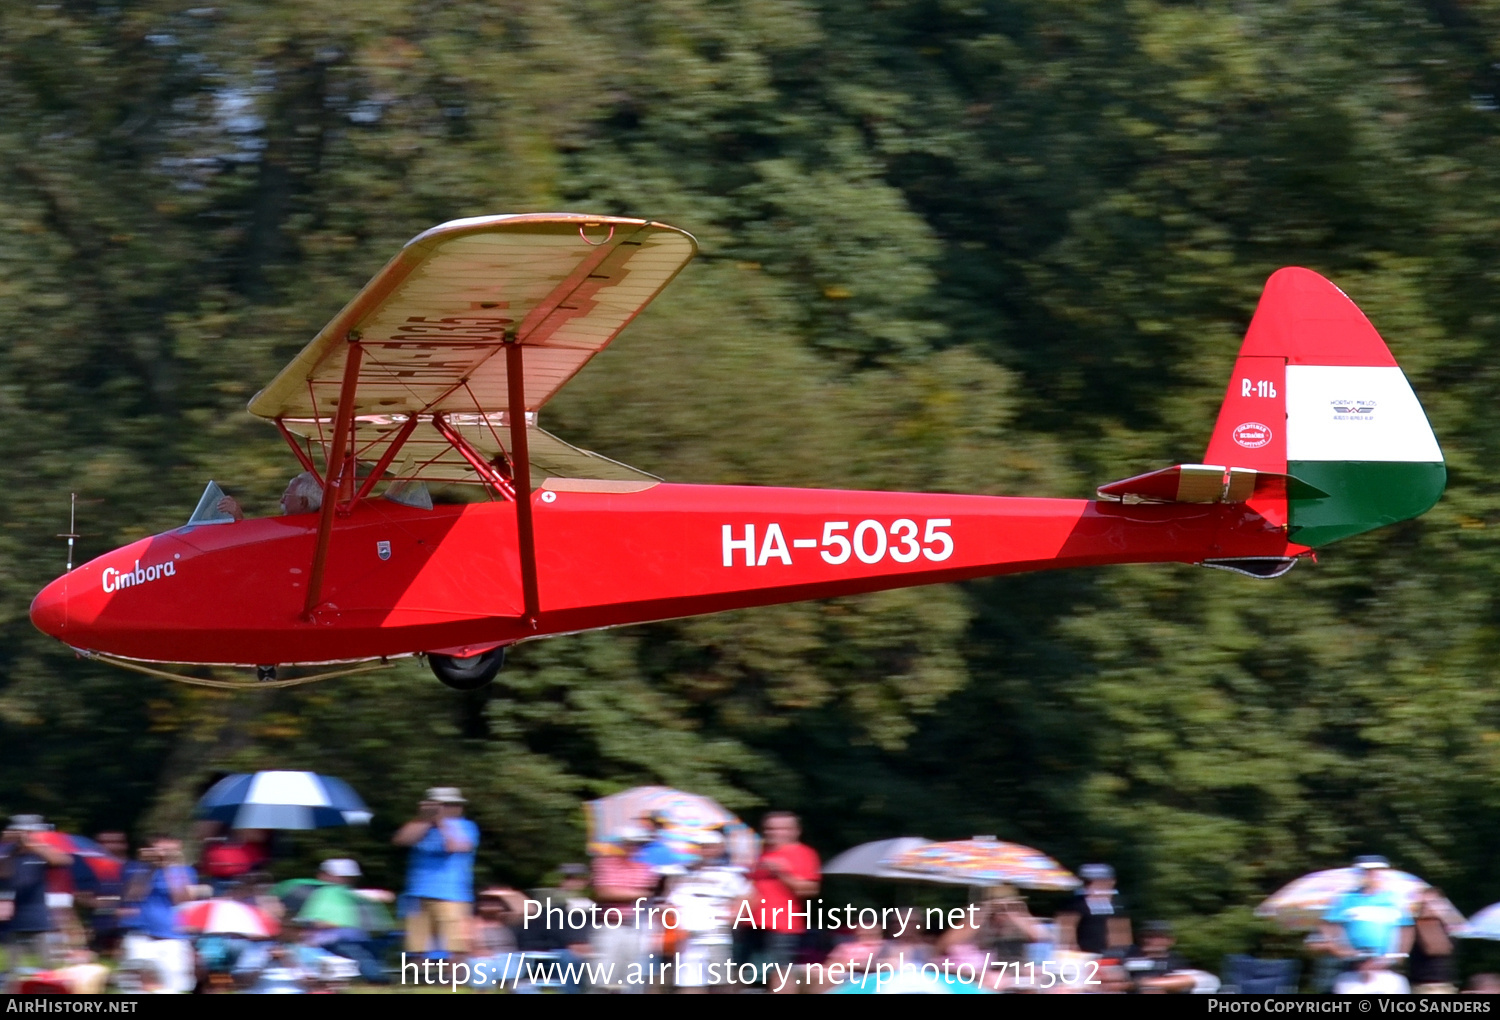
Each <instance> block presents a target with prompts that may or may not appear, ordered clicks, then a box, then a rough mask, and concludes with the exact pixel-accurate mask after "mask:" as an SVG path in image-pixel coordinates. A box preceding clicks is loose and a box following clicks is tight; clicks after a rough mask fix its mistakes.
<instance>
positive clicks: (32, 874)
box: [0, 815, 73, 975]
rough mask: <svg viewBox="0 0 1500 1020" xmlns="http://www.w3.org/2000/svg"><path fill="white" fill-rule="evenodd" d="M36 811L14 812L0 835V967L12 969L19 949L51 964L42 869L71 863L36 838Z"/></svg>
mask: <svg viewBox="0 0 1500 1020" xmlns="http://www.w3.org/2000/svg"><path fill="white" fill-rule="evenodd" d="M47 828H48V826H47V824H46V823H45V822H44V821H42V816H41V815H16V816H15V817H14V818H12V819H11V820H10V823H9V824H8V825H6V827H5V834H4V835H3V836H0V940H3V941H4V942H5V943H7V951H6V960H5V967H6V970H5V971H0V975H3V974H4V973H7V972H9V971H10V970H13V969H15V966H16V964H17V963H18V962H19V960H18V959H17V957H18V956H20V955H21V954H22V953H26V954H28V955H32V956H35V957H36V958H37V962H39V963H42V964H43V965H46V964H48V963H50V962H51V960H50V957H49V953H50V946H49V945H48V942H47V933H48V932H50V931H52V930H53V925H52V912H51V911H50V910H49V909H48V908H47V869H48V868H49V867H51V868H63V867H67V866H68V865H70V864H72V863H73V858H72V855H70V854H67V853H63V852H62V851H60V850H56V849H54V848H53V847H50V846H48V845H47V844H46V843H44V842H42V840H41V839H40V838H39V836H40V834H41V833H43V832H46V831H47Z"/></svg>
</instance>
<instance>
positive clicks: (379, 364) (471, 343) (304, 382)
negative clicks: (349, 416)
mask: <svg viewBox="0 0 1500 1020" xmlns="http://www.w3.org/2000/svg"><path fill="white" fill-rule="evenodd" d="M696 250H697V245H696V242H694V240H693V238H692V237H691V236H690V235H689V234H687V233H685V232H683V231H681V230H678V229H677V228H675V227H670V226H667V225H665V224H661V223H653V222H650V221H647V220H638V219H627V218H623V217H609V216H584V215H577V214H571V213H546V214H528V215H520V216H487V217H477V218H473V219H464V220H454V221H452V222H450V223H445V224H442V225H441V226H438V227H434V228H433V229H431V230H428V231H426V232H425V233H423V234H420V235H418V236H417V237H416V238H414V239H412V240H411V241H410V242H408V243H407V245H406V246H405V247H404V248H402V250H401V251H400V253H398V254H397V255H396V257H395V258H393V259H392V260H391V261H390V262H389V263H387V265H386V266H385V268H384V269H382V270H381V271H380V272H379V273H378V274H377V275H376V276H375V278H374V279H373V280H371V281H370V282H369V283H368V284H367V285H366V286H365V287H364V289H363V290H361V291H360V292H359V294H358V295H356V296H355V298H354V300H352V301H351V302H349V304H348V305H347V306H346V307H345V308H344V309H343V311H341V312H340V313H339V314H338V315H337V316H335V317H334V319H333V321H332V322H330V323H329V324H328V325H327V326H325V327H324V328H323V329H322V331H321V332H319V333H318V335H317V336H316V337H314V338H313V341H312V342H311V343H310V344H308V345H307V347H306V348H304V349H303V351H302V352H301V353H300V354H298V356H297V357H296V358H295V359H294V360H293V361H292V363H291V364H290V365H288V366H287V367H286V368H285V369H284V370H283V371H282V372H281V373H280V374H279V375H277V376H276V378H275V379H273V380H272V381H271V383H270V385H268V386H267V387H266V388H265V389H264V390H262V391H261V392H260V393H258V394H256V396H255V397H254V399H252V400H251V402H250V411H251V413H252V414H256V415H259V416H261V417H263V418H268V419H273V420H278V419H279V420H281V421H282V422H283V424H285V425H286V426H287V428H289V429H291V430H292V431H293V432H297V433H300V434H302V435H304V436H308V437H309V438H311V439H314V440H316V441H318V442H326V439H327V433H328V432H329V431H330V430H331V424H332V422H333V419H334V415H335V413H336V412H337V410H338V401H339V392H340V388H341V384H342V382H343V375H344V366H345V362H346V360H347V357H348V351H349V348H350V344H351V343H358V344H359V346H360V348H361V361H360V366H359V373H358V378H357V385H356V388H355V392H354V402H355V403H354V409H353V410H354V415H355V416H356V421H357V423H358V424H357V426H356V446H357V448H358V458H359V460H361V461H367V462H368V461H376V460H378V459H379V458H380V457H381V455H382V454H383V452H384V450H385V446H386V445H387V444H388V443H389V442H390V440H391V439H392V438H394V437H395V435H396V434H397V433H398V432H399V431H400V426H401V425H402V424H403V423H404V422H405V421H406V420H407V419H408V418H409V417H410V416H411V415H418V416H419V417H420V418H423V419H424V420H423V422H422V424H421V425H420V426H419V427H418V428H417V429H416V431H415V432H414V433H413V435H412V436H411V439H410V440H409V442H408V444H407V448H404V449H403V450H402V451H401V454H400V456H399V458H398V460H397V462H396V464H394V465H392V468H393V473H394V474H395V475H397V476H402V477H420V478H424V479H429V480H434V481H472V480H473V479H474V475H473V473H472V471H471V470H470V469H469V467H468V465H467V463H465V462H464V460H463V458H462V457H461V456H459V455H458V453H457V452H456V451H454V450H452V448H451V447H449V446H448V444H447V442H446V441H445V440H444V439H443V438H442V436H441V435H439V434H438V432H437V431H436V430H435V429H434V428H432V427H431V425H430V424H429V423H428V422H427V421H426V420H425V419H426V418H428V417H429V416H430V415H432V414H434V413H439V414H443V415H445V416H446V418H447V420H448V421H449V423H450V424H452V425H453V426H454V427H455V428H457V429H458V430H459V431H460V432H461V433H462V434H463V435H464V436H465V438H466V439H468V440H469V441H470V442H471V444H472V445H473V446H474V447H475V448H476V449H477V450H480V451H482V452H486V453H487V454H494V453H497V452H499V450H500V449H501V447H500V436H501V435H503V434H504V429H503V428H502V421H508V415H509V414H510V412H511V411H512V408H511V407H510V406H509V399H508V379H507V376H506V368H505V365H506V359H505V355H504V344H505V342H506V341H507V340H515V341H517V342H519V343H520V344H521V345H522V346H523V355H524V357H523V361H524V366H525V368H524V371H525V380H524V393H525V402H526V407H525V409H524V410H525V411H526V412H527V415H528V424H529V425H530V426H531V431H530V432H529V433H528V434H529V435H530V436H531V437H533V438H532V440H531V442H532V443H534V444H536V445H534V446H533V447H532V456H533V460H534V462H535V464H536V466H537V468H538V469H539V471H538V472H537V474H538V476H539V477H544V476H547V475H549V474H559V475H561V474H563V473H564V472H565V471H569V472H571V471H575V470H584V469H587V470H597V471H599V472H605V471H609V472H612V473H607V474H606V473H599V474H596V475H594V477H600V478H622V479H624V478H630V479H636V478H649V477H652V476H649V475H646V474H645V473H644V472H637V471H635V470H634V469H631V468H626V467H625V466H624V465H620V464H616V463H615V462H614V461H610V460H608V459H607V458H603V457H598V456H597V455H594V454H589V453H587V452H586V451H582V450H577V449H576V448H574V447H571V446H568V444H566V443H563V442H562V441H561V440H558V439H556V438H555V437H552V436H549V435H548V434H547V433H545V432H542V431H541V430H540V429H537V428H535V416H534V415H535V411H536V410H537V409H538V408H540V407H541V406H542V405H543V404H544V403H546V402H547V400H548V399H550V398H551V397H552V396H553V394H555V393H556V392H557V391H558V390H559V389H560V388H561V387H562V386H563V384H564V383H566V382H567V381H568V380H569V379H571V378H572V377H573V376H574V375H575V374H576V373H577V372H578V371H579V369H581V368H582V367H583V366H584V364H586V363H587V362H588V360H589V358H591V357H593V356H594V355H595V354H597V353H598V352H599V351H600V350H602V349H603V348H604V347H605V346H606V345H608V344H609V342H610V341H611V340H613V339H614V338H615V336H616V335H618V334H619V332H620V330H622V329H623V328H624V327H625V326H626V325H627V324H628V323H629V322H630V321H631V320H632V319H633V318H635V316H636V315H637V314H639V312H640V311H641V309H642V308H644V307H645V306H646V305H647V304H648V303H650V301H651V300H652V299H653V298H654V297H655V296H656V295H657V294H658V293H660V291H661V289H662V288H663V287H665V286H666V284H667V283H668V282H670V281H671V279H672V278H673V277H674V276H676V275H677V273H678V272H679V271H681V269H682V268H683V266H685V265H686V264H687V263H688V262H689V261H690V260H691V259H692V257H693V255H694V253H695V252H696ZM507 442H508V440H507ZM439 446H441V447H442V448H441V449H440V448H439Z"/></svg>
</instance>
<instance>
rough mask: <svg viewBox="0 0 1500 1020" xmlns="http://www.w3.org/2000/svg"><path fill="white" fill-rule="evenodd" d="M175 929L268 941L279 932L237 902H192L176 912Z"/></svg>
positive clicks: (266, 918)
mask: <svg viewBox="0 0 1500 1020" xmlns="http://www.w3.org/2000/svg"><path fill="white" fill-rule="evenodd" d="M176 920H177V927H179V928H181V929H182V930H183V931H186V932H192V933H194V934H203V935H243V936H245V937H247V938H252V939H268V938H271V937H272V936H274V935H275V934H276V932H277V930H278V928H277V925H276V922H275V920H273V919H272V918H271V917H270V916H269V915H267V914H266V913H265V912H264V911H262V910H259V909H257V908H255V907H252V906H250V905H249V904H247V903H241V902H239V901H238V900H225V899H213V900H195V901H193V902H192V903H184V904H183V905H182V906H180V907H178V908H177V914H176Z"/></svg>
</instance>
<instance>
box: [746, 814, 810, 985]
mask: <svg viewBox="0 0 1500 1020" xmlns="http://www.w3.org/2000/svg"><path fill="white" fill-rule="evenodd" d="M761 835H762V836H763V837H764V839H765V849H764V850H763V851H762V852H761V855H760V860H759V861H758V862H756V865H755V870H754V871H752V872H750V881H751V882H752V883H753V884H754V886H755V892H754V895H752V896H751V897H750V901H749V906H750V909H751V912H752V916H753V921H754V927H755V928H757V929H759V930H760V931H761V933H762V934H763V935H764V941H763V945H764V947H765V952H764V956H765V961H766V962H767V963H774V964H777V965H779V966H781V967H786V966H788V965H789V964H791V963H793V962H795V961H796V959H797V956H798V953H799V951H800V950H801V948H802V942H803V939H804V936H805V934H806V932H807V913H808V901H809V900H810V899H811V898H813V897H815V896H817V895H818V884H819V882H820V881H821V880H822V878H823V871H822V865H821V862H820V861H819V860H818V853H817V851H816V850H814V849H813V848H812V847H810V846H807V845H806V844H805V843H802V842H799V841H800V840H801V838H802V823H801V821H800V820H799V819H798V818H797V816H796V815H794V814H792V813H791V812H790V811H772V812H771V813H769V814H768V815H766V817H765V818H764V819H763V820H762V821H761ZM796 990H797V987H796V986H795V985H794V984H792V983H791V982H787V983H786V984H785V985H784V986H783V987H781V988H778V989H776V991H784V992H795V991H796Z"/></svg>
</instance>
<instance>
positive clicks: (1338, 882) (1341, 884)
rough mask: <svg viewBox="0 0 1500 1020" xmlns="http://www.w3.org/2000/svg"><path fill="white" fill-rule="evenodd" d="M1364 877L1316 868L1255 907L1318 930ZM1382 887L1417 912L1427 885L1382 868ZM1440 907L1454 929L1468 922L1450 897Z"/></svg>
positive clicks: (1295, 926)
mask: <svg viewBox="0 0 1500 1020" xmlns="http://www.w3.org/2000/svg"><path fill="white" fill-rule="evenodd" d="M1362 878H1363V869H1361V868H1331V869H1329V870H1328V871H1314V872H1313V873H1312V874H1310V875H1303V876H1302V877H1301V878H1298V879H1295V880H1293V881H1291V882H1289V883H1287V884H1286V885H1285V886H1283V887H1282V888H1281V889H1279V890H1278V891H1277V892H1275V893H1273V894H1272V895H1271V896H1270V897H1268V898H1267V899H1266V901H1265V902H1264V903H1262V904H1261V905H1260V906H1258V907H1256V908H1255V916H1256V917H1265V918H1270V919H1272V920H1274V921H1276V922H1277V923H1278V924H1280V925H1281V926H1282V927H1283V928H1285V929H1287V930H1288V931H1316V930H1317V928H1318V927H1319V925H1321V924H1322V923H1323V915H1324V914H1326V913H1328V909H1329V908H1330V907H1332V906H1333V902H1334V900H1337V899H1338V898H1339V897H1340V896H1342V895H1344V894H1345V893H1347V892H1353V891H1355V890H1356V889H1358V888H1359V887H1360V883H1361V881H1362ZM1380 888H1381V890H1382V891H1384V892H1391V893H1395V894H1396V895H1397V896H1399V897H1400V898H1401V900H1402V902H1403V903H1404V904H1405V906H1406V909H1407V912H1408V913H1414V912H1415V911H1416V909H1417V901H1418V898H1419V897H1420V896H1421V895H1422V893H1423V892H1424V891H1425V890H1426V889H1427V883H1426V882H1424V881H1422V880H1421V879H1420V878H1418V877H1417V876H1416V875H1410V874H1407V873H1406V872H1404V871H1396V870H1395V869H1393V868H1381V869H1380ZM1437 909H1438V913H1439V916H1440V917H1442V919H1443V921H1444V922H1445V923H1447V925H1448V927H1449V928H1450V930H1453V931H1454V932H1455V933H1456V932H1457V930H1458V929H1460V928H1462V927H1463V926H1464V925H1465V924H1466V923H1467V922H1465V921H1464V916H1463V915H1462V914H1460V913H1459V912H1458V909H1457V908H1456V907H1454V906H1453V904H1451V903H1449V902H1448V901H1447V900H1443V901H1442V902H1441V903H1439V904H1438V908H1437Z"/></svg>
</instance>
